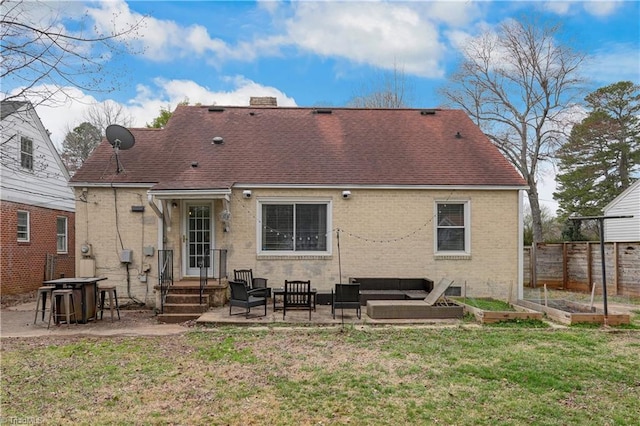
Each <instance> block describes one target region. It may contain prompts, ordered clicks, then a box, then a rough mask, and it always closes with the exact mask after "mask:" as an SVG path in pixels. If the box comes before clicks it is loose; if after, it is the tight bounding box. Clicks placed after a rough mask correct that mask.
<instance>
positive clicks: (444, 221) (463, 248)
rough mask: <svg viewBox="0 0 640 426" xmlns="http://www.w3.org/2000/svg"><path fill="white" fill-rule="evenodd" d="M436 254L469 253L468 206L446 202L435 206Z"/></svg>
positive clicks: (461, 203)
mask: <svg viewBox="0 0 640 426" xmlns="http://www.w3.org/2000/svg"><path fill="white" fill-rule="evenodd" d="M436 210H437V213H436V216H437V222H436V234H437V237H436V253H439V254H455V253H464V254H468V253H469V252H470V250H469V249H470V247H469V204H468V203H467V202H446V203H437V204H436Z"/></svg>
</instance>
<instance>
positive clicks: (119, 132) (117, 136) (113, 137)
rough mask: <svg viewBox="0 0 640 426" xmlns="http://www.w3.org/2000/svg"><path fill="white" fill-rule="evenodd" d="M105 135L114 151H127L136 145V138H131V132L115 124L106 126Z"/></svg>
mask: <svg viewBox="0 0 640 426" xmlns="http://www.w3.org/2000/svg"><path fill="white" fill-rule="evenodd" d="M105 133H106V134H107V140H108V141H109V143H110V144H111V146H112V147H114V148H116V149H123V150H127V149H131V148H133V145H135V144H136V138H134V137H133V135H132V134H131V132H130V131H129V130H128V129H127V128H125V127H122V126H119V125H117V124H110V125H109V126H107V129H106V130H105Z"/></svg>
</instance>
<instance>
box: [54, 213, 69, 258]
mask: <svg viewBox="0 0 640 426" xmlns="http://www.w3.org/2000/svg"><path fill="white" fill-rule="evenodd" d="M56 228H57V232H56V241H57V249H58V253H66V252H67V218H66V217H64V216H60V217H58V218H57V220H56Z"/></svg>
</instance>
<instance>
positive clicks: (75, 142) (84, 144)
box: [61, 122, 102, 174]
mask: <svg viewBox="0 0 640 426" xmlns="http://www.w3.org/2000/svg"><path fill="white" fill-rule="evenodd" d="M101 140H102V133H101V132H100V129H98V128H97V127H96V126H94V125H93V124H91V123H87V122H84V123H82V124H80V125H79V126H78V127H76V128H75V129H73V130H72V131H70V132H69V133H67V136H66V137H65V138H64V142H62V154H61V157H62V161H63V162H64V165H65V166H66V167H67V170H69V173H71V174H73V173H75V172H76V171H77V170H78V169H79V168H80V166H82V163H84V162H85V160H86V159H87V158H89V155H91V152H92V151H93V150H94V148H95V147H96V146H98V144H99V143H100V141H101Z"/></svg>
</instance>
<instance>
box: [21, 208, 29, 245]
mask: <svg viewBox="0 0 640 426" xmlns="http://www.w3.org/2000/svg"><path fill="white" fill-rule="evenodd" d="M18 241H22V242H28V241H29V212H24V211H18Z"/></svg>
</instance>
